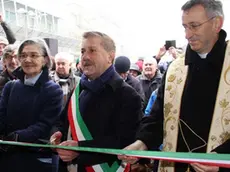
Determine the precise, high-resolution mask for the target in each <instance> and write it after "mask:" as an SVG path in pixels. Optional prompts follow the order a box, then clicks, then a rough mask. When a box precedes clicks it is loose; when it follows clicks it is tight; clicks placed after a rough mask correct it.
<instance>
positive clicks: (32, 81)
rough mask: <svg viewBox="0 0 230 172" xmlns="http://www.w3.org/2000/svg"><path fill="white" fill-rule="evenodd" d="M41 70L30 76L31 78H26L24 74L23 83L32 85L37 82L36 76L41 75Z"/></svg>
mask: <svg viewBox="0 0 230 172" xmlns="http://www.w3.org/2000/svg"><path fill="white" fill-rule="evenodd" d="M42 72H43V71H41V72H40V73H39V74H37V75H36V76H34V77H32V78H27V79H26V76H25V79H24V84H25V85H29V86H34V84H35V83H36V82H37V80H38V78H39V77H40V76H41V74H42Z"/></svg>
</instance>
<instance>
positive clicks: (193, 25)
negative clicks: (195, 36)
mask: <svg viewBox="0 0 230 172" xmlns="http://www.w3.org/2000/svg"><path fill="white" fill-rule="evenodd" d="M214 18H215V17H211V18H209V19H208V20H206V21H204V22H203V23H199V24H198V23H191V24H188V25H185V24H184V25H183V27H184V29H185V30H187V29H189V30H190V31H192V32H196V31H197V30H198V29H199V27H200V26H202V25H203V24H205V23H208V22H209V21H210V20H212V19H214Z"/></svg>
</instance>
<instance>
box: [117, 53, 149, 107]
mask: <svg viewBox="0 0 230 172" xmlns="http://www.w3.org/2000/svg"><path fill="white" fill-rule="evenodd" d="M130 64H131V63H130V60H129V58H128V57H126V56H119V57H117V58H116V59H115V62H114V67H115V70H116V72H117V73H118V74H119V75H120V76H121V77H122V78H123V80H124V81H125V82H126V83H127V84H129V85H130V86H131V87H133V88H134V89H135V90H136V91H137V92H138V93H139V95H140V97H141V100H142V105H143V106H144V99H145V94H144V91H143V88H142V86H141V83H140V81H139V80H138V79H136V78H135V77H133V76H132V75H131V74H130V73H129V69H130ZM143 106H142V107H143Z"/></svg>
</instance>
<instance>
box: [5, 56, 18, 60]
mask: <svg viewBox="0 0 230 172" xmlns="http://www.w3.org/2000/svg"><path fill="white" fill-rule="evenodd" d="M5 59H7V60H13V59H18V56H17V55H13V56H12V55H6V56H5Z"/></svg>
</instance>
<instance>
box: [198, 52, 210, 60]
mask: <svg viewBox="0 0 230 172" xmlns="http://www.w3.org/2000/svg"><path fill="white" fill-rule="evenodd" d="M198 55H199V56H200V58H202V59H206V57H207V55H208V53H204V54H200V53H198Z"/></svg>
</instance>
